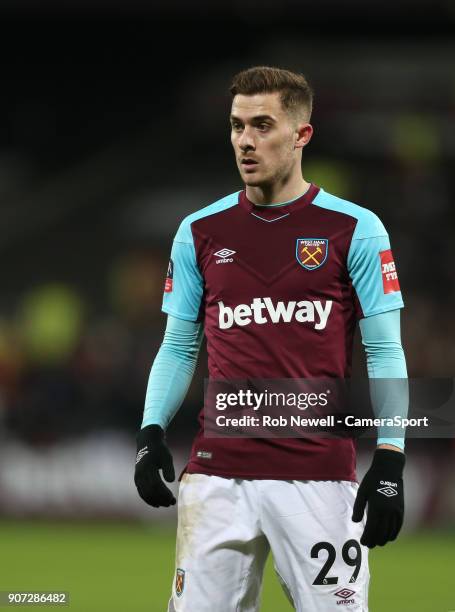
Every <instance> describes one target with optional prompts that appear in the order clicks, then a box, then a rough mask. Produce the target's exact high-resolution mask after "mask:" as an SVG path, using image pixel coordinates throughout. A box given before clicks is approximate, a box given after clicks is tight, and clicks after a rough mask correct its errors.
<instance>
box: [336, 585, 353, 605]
mask: <svg viewBox="0 0 455 612" xmlns="http://www.w3.org/2000/svg"><path fill="white" fill-rule="evenodd" d="M334 595H335V597H338V598H339V601H337V604H351V603H354V599H353V597H352V596H353V595H355V591H351V589H340V590H339V591H337V592H336V593H334Z"/></svg>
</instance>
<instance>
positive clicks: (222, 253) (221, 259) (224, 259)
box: [213, 249, 235, 264]
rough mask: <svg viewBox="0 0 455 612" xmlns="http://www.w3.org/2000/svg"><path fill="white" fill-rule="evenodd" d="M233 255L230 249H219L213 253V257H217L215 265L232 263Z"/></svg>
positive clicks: (233, 252)
mask: <svg viewBox="0 0 455 612" xmlns="http://www.w3.org/2000/svg"><path fill="white" fill-rule="evenodd" d="M234 254H235V251H233V250H232V249H220V250H219V251H217V252H216V253H213V255H214V256H215V257H218V259H217V260H216V261H215V263H217V264H225V263H232V262H233V261H234V259H233V257H232V255H234Z"/></svg>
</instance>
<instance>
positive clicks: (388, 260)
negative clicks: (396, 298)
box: [379, 249, 400, 293]
mask: <svg viewBox="0 0 455 612" xmlns="http://www.w3.org/2000/svg"><path fill="white" fill-rule="evenodd" d="M379 256H380V258H381V272H382V286H383V288H384V293H393V292H394V291H400V283H399V282H398V274H397V271H396V268H395V262H394V260H393V254H392V251H391V249H387V251H381V252H380V253H379Z"/></svg>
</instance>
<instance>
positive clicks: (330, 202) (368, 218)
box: [313, 189, 387, 240]
mask: <svg viewBox="0 0 455 612" xmlns="http://www.w3.org/2000/svg"><path fill="white" fill-rule="evenodd" d="M313 204H314V205H315V206H320V207H321V208H325V209H327V210H331V211H333V212H337V213H340V214H344V215H348V216H350V217H354V219H356V221H357V223H356V227H355V230H354V234H353V236H352V238H353V240H355V239H362V238H374V237H376V236H387V231H386V229H385V227H384V225H383V223H382V221H381V219H380V218H379V217H378V216H377V215H376V214H375V213H374V212H373V211H372V210H369V209H368V208H364V207H363V206H359V205H358V204H355V203H354V202H350V201H349V200H343V199H342V198H339V197H338V196H335V195H332V194H331V193H327V192H326V191H324V190H323V189H321V190H320V191H319V193H318V195H317V196H316V197H315V199H314V200H313Z"/></svg>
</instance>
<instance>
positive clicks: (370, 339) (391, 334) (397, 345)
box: [360, 310, 409, 450]
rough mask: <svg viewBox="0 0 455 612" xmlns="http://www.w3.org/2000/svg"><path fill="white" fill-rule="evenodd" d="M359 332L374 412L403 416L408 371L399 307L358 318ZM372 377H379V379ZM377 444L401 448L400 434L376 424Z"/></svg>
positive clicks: (381, 415) (396, 448)
mask: <svg viewBox="0 0 455 612" xmlns="http://www.w3.org/2000/svg"><path fill="white" fill-rule="evenodd" d="M360 332H361V334H362V343H363V345H364V347H365V353H366V358H367V369H368V376H369V378H370V394H371V403H372V405H373V410H374V413H375V415H376V416H378V417H393V416H401V417H406V416H407V412H408V404H409V393H408V383H407V376H408V374H407V370H406V360H405V357H404V352H403V347H402V346H401V336H400V311H399V310H392V311H389V312H383V313H381V314H378V315H373V316H371V317H367V318H366V319H361V321H360ZM375 379H382V382H377V381H375ZM384 379H385V380H384ZM377 444H378V448H390V450H404V437H396V438H391V437H388V436H387V431H384V430H382V431H381V428H380V429H379V437H378V441H377Z"/></svg>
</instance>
